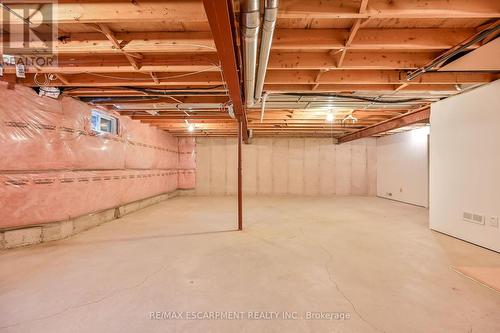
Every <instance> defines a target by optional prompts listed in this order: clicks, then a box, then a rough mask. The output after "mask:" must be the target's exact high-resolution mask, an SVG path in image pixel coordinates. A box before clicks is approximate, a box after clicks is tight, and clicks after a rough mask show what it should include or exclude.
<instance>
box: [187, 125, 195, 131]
mask: <svg viewBox="0 0 500 333" xmlns="http://www.w3.org/2000/svg"><path fill="white" fill-rule="evenodd" d="M188 131H189V132H193V131H194V125H193V124H189V125H188Z"/></svg>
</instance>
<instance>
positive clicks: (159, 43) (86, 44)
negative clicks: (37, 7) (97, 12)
mask: <svg viewBox="0 0 500 333" xmlns="http://www.w3.org/2000/svg"><path fill="white" fill-rule="evenodd" d="M101 26H105V25H102V24H101ZM108 30H109V29H108ZM110 38H111V39H112V40H114V41H113V42H112V43H113V44H110ZM11 40H12V41H19V42H11V44H10V45H11V47H23V42H22V41H23V39H22V38H21V37H16V36H12V37H11ZM44 43H45V42H40V41H38V40H34V41H30V46H31V47H42V46H43V45H44ZM54 44H55V47H56V51H57V52H58V54H82V55H88V54H103V53H104V54H109V53H122V52H127V53H129V54H132V53H169V52H174V53H175V52H215V45H214V41H213V39H212V35H211V34H210V32H162V31H160V32H158V31H150V32H113V33H112V36H109V37H108V36H105V35H104V34H103V33H100V32H80V33H67V34H66V33H61V34H60V35H59V39H58V41H56V42H55V43H54Z"/></svg>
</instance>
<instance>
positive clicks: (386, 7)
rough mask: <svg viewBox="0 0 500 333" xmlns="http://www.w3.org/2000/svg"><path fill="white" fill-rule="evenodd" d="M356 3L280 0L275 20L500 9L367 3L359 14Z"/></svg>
mask: <svg viewBox="0 0 500 333" xmlns="http://www.w3.org/2000/svg"><path fill="white" fill-rule="evenodd" d="M359 7H360V2H359V0H343V1H323V0H309V1H296V0H281V1H280V12H279V15H278V18H290V19H299V18H303V17H307V18H316V19H327V18H329V19H339V18H343V19H358V18H368V17H371V18H416V19H427V18H442V19H453V18H495V17H500V8H499V6H498V2H497V1H495V0H474V1H469V0H455V1H453V3H451V2H450V1H447V0H434V1H425V2H423V1H419V0H391V1H387V0H369V2H368V6H367V8H366V11H364V12H361V13H360V12H359Z"/></svg>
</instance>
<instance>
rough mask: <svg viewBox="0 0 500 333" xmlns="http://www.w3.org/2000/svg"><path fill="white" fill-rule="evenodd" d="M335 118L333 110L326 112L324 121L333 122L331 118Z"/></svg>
mask: <svg viewBox="0 0 500 333" xmlns="http://www.w3.org/2000/svg"><path fill="white" fill-rule="evenodd" d="M334 119H335V117H334V115H333V112H331V111H330V112H328V113H327V114H326V121H328V122H329V123H331V122H333V120H334Z"/></svg>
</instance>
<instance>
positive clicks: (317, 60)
mask: <svg viewBox="0 0 500 333" xmlns="http://www.w3.org/2000/svg"><path fill="white" fill-rule="evenodd" d="M437 55H439V52H381V51H371V52H367V51H350V52H349V53H347V55H346V56H345V58H344V62H343V64H342V69H415V68H419V67H422V66H424V65H425V64H426V63H428V62H430V61H432V60H433V59H434V58H436V57H437ZM336 68H337V63H336V61H335V59H334V58H333V57H332V56H331V55H329V54H328V53H327V52H324V51H323V52H286V51H274V52H271V57H270V59H269V65H268V69H330V70H334V69H336Z"/></svg>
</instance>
